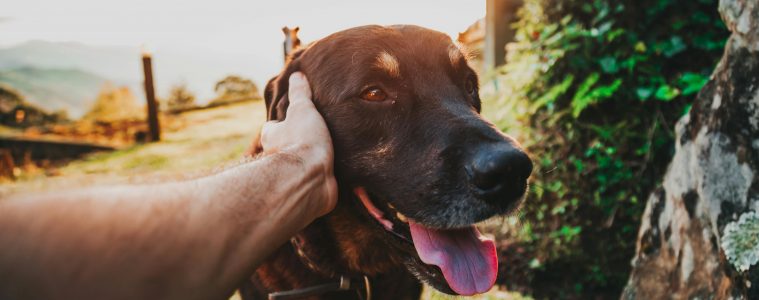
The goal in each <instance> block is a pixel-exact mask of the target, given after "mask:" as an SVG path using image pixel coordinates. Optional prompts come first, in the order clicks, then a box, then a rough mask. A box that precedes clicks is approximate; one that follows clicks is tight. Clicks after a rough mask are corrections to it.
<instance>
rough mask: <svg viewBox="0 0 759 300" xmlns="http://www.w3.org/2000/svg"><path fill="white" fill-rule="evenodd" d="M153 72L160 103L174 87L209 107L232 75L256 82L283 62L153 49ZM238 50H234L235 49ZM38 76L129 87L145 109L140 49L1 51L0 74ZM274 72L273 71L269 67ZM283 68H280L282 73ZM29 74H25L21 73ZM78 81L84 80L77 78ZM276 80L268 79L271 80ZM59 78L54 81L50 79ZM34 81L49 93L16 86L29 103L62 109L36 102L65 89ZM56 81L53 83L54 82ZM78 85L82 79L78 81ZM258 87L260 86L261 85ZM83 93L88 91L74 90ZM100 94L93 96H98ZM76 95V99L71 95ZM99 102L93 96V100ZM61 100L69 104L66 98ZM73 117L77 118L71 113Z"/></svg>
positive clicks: (37, 46) (63, 45) (46, 45)
mask: <svg viewBox="0 0 759 300" xmlns="http://www.w3.org/2000/svg"><path fill="white" fill-rule="evenodd" d="M154 50H155V51H154V54H153V70H154V72H155V74H154V78H155V85H156V93H157V95H158V96H159V97H165V96H166V95H168V93H169V91H170V89H171V87H172V86H173V85H177V84H184V85H186V86H187V87H188V88H189V90H190V91H191V92H193V93H194V94H195V95H196V96H197V99H198V102H199V103H201V104H202V103H205V102H208V101H209V100H211V99H213V98H214V97H215V96H216V95H215V92H214V86H215V84H216V82H217V81H218V80H221V79H222V78H224V77H226V76H227V75H230V74H237V75H242V76H244V77H248V78H250V77H253V76H252V74H253V72H255V71H256V69H257V68H256V67H255V65H256V64H258V65H264V64H265V65H267V66H269V65H271V64H273V65H278V64H281V62H279V61H277V62H268V61H261V58H258V57H255V56H254V55H252V54H248V53H239V52H235V51H229V53H225V54H224V55H218V54H211V53H209V52H207V51H206V50H203V49H191V48H176V49H154ZM232 50H234V49H232ZM28 68H32V69H36V70H43V69H44V70H58V71H64V70H67V71H73V70H79V72H81V73H80V74H79V75H82V74H84V73H86V74H88V75H93V76H96V77H100V78H104V79H107V80H108V81H111V82H112V83H113V84H114V85H117V86H127V87H129V88H130V89H131V91H132V93H133V94H134V95H135V96H136V97H137V98H138V99H137V101H142V102H143V103H144V101H145V100H144V93H143V90H142V62H141V60H140V50H139V48H138V47H136V46H135V47H123V46H92V45H86V44H82V43H77V42H48V41H29V42H25V43H22V44H18V45H14V46H10V47H6V48H0V71H3V72H8V70H12V71H11V72H14V73H15V72H16V71H18V70H24V69H28ZM268 68H270V66H269V67H268ZM277 68H278V67H277ZM22 73H24V72H22ZM72 75H74V77H79V75H76V74H73V73H72ZM271 75H273V74H268V75H267V77H266V78H268V76H271ZM51 76H52V77H55V75H51ZM25 78H26V79H29V80H32V81H30V82H24V84H26V86H27V87H37V88H45V90H44V91H31V89H28V88H25V87H23V86H16V85H17V84H19V83H20V82H19V81H16V83H15V84H12V86H14V87H16V88H17V89H19V90H21V91H22V92H23V93H24V94H27V96H28V98H30V101H32V102H37V103H39V104H40V105H41V106H47V105H48V104H51V105H52V104H53V103H57V102H58V100H49V101H48V100H43V99H42V98H40V97H35V96H34V95H37V96H43V95H51V94H50V93H49V92H50V91H57V92H62V91H63V90H62V89H60V88H61V85H62V84H57V85H56V86H55V87H52V86H49V85H48V84H53V83H54V82H53V81H50V80H47V81H45V82H44V83H43V82H35V81H34V80H37V79H36V78H34V77H25ZM51 79H52V78H51ZM79 79H82V80H81V81H79ZM84 79H85V78H82V77H79V78H73V79H71V80H72V81H78V82H85V81H86V82H91V81H90V80H84ZM262 84H263V83H262V82H258V85H262ZM72 87H75V88H76V89H77V92H75V93H79V92H80V91H82V90H78V88H79V87H82V88H83V87H84V85H79V86H72ZM97 91H98V89H97V88H96V89H95V90H93V91H91V93H92V95H94V94H96V93H97ZM72 94H73V93H72ZM93 97H94V96H93ZM59 98H62V99H70V98H68V97H64V96H61V97H59ZM71 113H72V116H74V115H78V114H76V113H74V111H72V112H71Z"/></svg>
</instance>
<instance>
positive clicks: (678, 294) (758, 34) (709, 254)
mask: <svg viewBox="0 0 759 300" xmlns="http://www.w3.org/2000/svg"><path fill="white" fill-rule="evenodd" d="M758 2H759V1H757V0H721V1H720V3H719V10H720V13H721V14H722V18H723V20H724V21H725V23H726V24H727V26H728V28H729V29H730V31H732V36H731V37H730V39H729V40H728V42H727V45H726V47H725V54H724V56H723V57H722V60H721V61H720V63H719V64H718V65H717V68H716V69H715V71H714V73H713V74H712V77H711V80H710V81H709V82H708V83H707V84H706V86H704V88H703V89H702V90H701V92H700V93H699V95H698V97H697V99H696V100H695V102H694V103H693V107H692V109H691V112H690V114H689V115H686V116H684V117H683V118H682V119H681V120H680V121H679V122H678V124H677V127H676V133H677V137H676V141H677V142H676V149H675V156H674V158H673V160H672V162H671V164H670V166H669V170H668V171H667V174H666V175H665V177H664V181H663V184H662V187H660V188H659V189H657V190H656V191H654V192H653V193H652V194H651V196H650V197H649V199H648V203H647V204H646V210H645V212H644V215H643V218H642V224H641V227H640V231H639V233H638V241H637V250H636V255H635V258H634V259H633V262H632V265H633V271H632V273H631V275H630V280H629V282H628V284H627V287H626V288H625V290H624V292H623V294H622V299H729V298H736V299H759V267H757V266H756V265H752V266H751V267H750V268H748V270H746V271H739V270H738V269H736V267H734V266H733V265H732V264H731V263H730V262H729V261H728V259H727V258H726V256H725V252H724V249H722V246H721V245H722V242H723V237H724V229H725V226H726V224H728V223H731V222H734V221H736V220H737V219H738V218H739V217H740V216H741V215H743V214H744V213H747V212H751V211H756V212H759V3H758Z"/></svg>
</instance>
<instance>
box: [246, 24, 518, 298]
mask: <svg viewBox="0 0 759 300" xmlns="http://www.w3.org/2000/svg"><path fill="white" fill-rule="evenodd" d="M452 46H453V44H452V42H451V40H450V38H449V37H447V36H446V35H444V34H442V33H439V32H435V31H431V30H428V29H424V28H421V27H416V26H393V27H381V26H364V27H357V28H353V29H349V30H346V31H343V32H339V33H336V34H333V35H331V36H329V37H327V38H324V39H322V40H320V41H317V42H315V43H312V44H311V45H309V46H308V47H307V48H306V49H302V50H299V51H296V52H295V53H293V55H292V59H291V61H290V62H289V63H288V64H287V66H286V67H285V69H284V70H283V71H282V73H281V74H280V75H279V76H277V77H275V78H273V79H272V80H270V81H269V83H268V84H267V86H266V89H265V91H264V96H265V97H264V98H265V101H266V107H267V111H268V119H269V120H282V119H284V118H285V113H286V110H287V105H288V103H289V101H288V98H287V89H288V85H287V83H288V79H289V77H290V75H291V74H292V73H294V72H296V71H301V72H303V73H305V75H306V77H308V79H309V82H310V83H311V87H312V91H313V95H314V99H313V100H314V103H315V105H316V107H317V109H318V110H319V112H320V113H321V114H322V116H324V118H325V121H326V123H327V126H328V127H329V129H330V133H331V135H332V140H333V144H334V147H335V176H336V178H337V180H338V187H339V189H340V190H339V195H338V199H339V200H338V204H337V206H336V208H335V210H334V211H332V212H331V213H329V214H328V215H326V216H324V217H322V218H320V219H317V220H316V221H315V222H314V223H312V224H311V225H309V226H308V227H307V228H306V229H304V230H303V231H302V232H301V233H299V234H298V235H297V236H296V237H295V241H296V242H295V243H288V244H286V245H284V246H282V247H281V248H279V250H277V252H276V253H275V254H273V255H272V256H271V258H270V259H269V260H267V261H266V262H265V263H264V264H263V265H262V266H260V267H259V268H258V269H257V270H256V272H255V274H254V275H253V276H252V278H251V280H250V281H248V282H245V283H244V284H243V286H242V288H241V293H242V295H243V297H244V298H245V299H266V295H267V294H268V293H271V292H276V291H285V290H292V289H299V288H304V287H309V286H313V285H317V284H322V283H327V282H334V281H335V280H336V278H337V277H338V276H340V275H347V276H354V277H360V276H367V277H369V278H370V281H371V284H372V291H373V293H372V298H373V299H418V298H419V296H420V294H421V284H420V282H419V280H420V279H423V280H425V281H426V282H428V283H430V284H432V285H433V286H434V287H435V288H437V289H439V290H442V291H445V292H448V293H453V292H452V291H451V290H450V288H449V287H448V285H447V283H445V281H444V280H443V279H442V275H441V273H440V270H439V269H437V268H436V267H432V266H429V265H426V264H424V263H422V262H421V260H420V259H419V257H418V255H417V253H416V250H415V249H414V246H413V245H412V244H411V243H410V241H409V240H410V237H408V238H407V239H405V240H404V239H403V238H399V237H397V236H395V235H393V234H391V233H389V232H388V231H387V230H385V229H384V228H383V227H382V226H379V225H378V223H377V222H376V220H374V219H373V218H372V217H371V216H369V214H368V212H367V211H366V209H365V208H364V206H362V204H361V202H360V201H359V200H358V199H357V197H356V196H355V195H354V193H353V188H355V187H365V188H366V190H367V191H368V192H369V193H370V194H371V195H372V197H373V200H372V201H376V204H378V205H381V206H382V207H387V206H392V207H397V208H398V211H400V212H403V214H405V215H407V216H408V217H410V218H412V219H413V220H415V221H417V222H419V223H421V224H425V226H432V227H436V228H450V227H457V226H466V225H470V224H472V223H474V222H477V221H480V220H483V219H486V218H488V217H490V216H493V215H495V214H500V213H504V212H506V211H509V210H511V209H513V207H514V206H516V205H518V202H519V201H521V197H522V195H523V194H524V190H525V187H526V181H525V180H526V177H527V176H529V172H530V171H531V165H529V166H528V167H529V168H522V170H523V171H524V172H526V175H525V174H516V173H514V174H512V173H513V172H512V171H510V172H512V173H509V174H508V176H509V177H508V178H505V179H504V180H507V182H508V183H509V186H510V188H508V189H504V190H503V191H499V192H498V193H499V194H498V195H497V196H498V198H499V199H500V200H498V201H494V200H492V199H485V198H482V197H481V196H479V194H476V193H475V192H474V191H473V190H472V188H471V186H470V185H471V184H469V185H468V184H467V182H468V181H469V180H470V179H468V178H470V177H467V174H465V172H464V169H465V166H466V165H467V164H470V162H471V161H472V157H473V156H475V155H477V154H481V153H482V152H483V151H485V152H487V153H486V154H488V153H491V152H488V151H490V150H489V149H500V150H498V151H502V150H503V149H506V150H508V151H512V152H513V153H516V154H519V155H523V156H524V159H523V161H524V160H526V161H527V164H529V159H527V158H526V155H525V154H524V153H523V152H521V150H520V149H519V146H518V145H517V144H516V142H514V141H513V140H512V139H510V138H508V137H507V136H504V135H503V134H501V133H500V132H499V131H497V130H496V129H494V128H493V126H492V125H491V124H489V123H487V122H486V121H484V120H483V119H482V118H481V117H480V116H479V110H480V100H479V96H478V95H477V90H476V84H477V83H476V74H475V73H474V71H472V70H471V69H470V68H469V67H468V66H467V64H466V60H465V58H464V56H463V55H459V56H455V57H454V56H453V55H451V51H452V48H451V47H452ZM454 50H455V49H454ZM386 54H387V55H390V56H392V58H393V61H392V64H391V65H387V64H386V63H383V64H380V67H379V68H378V67H377V61H378V58H379V59H380V60H385V62H387V60H389V59H390V58H391V57H388V56H384V55H386ZM454 58H457V59H458V60H456V59H454ZM388 67H392V68H388ZM367 84H370V85H371V84H374V85H378V86H382V87H384V89H385V90H386V91H388V95H389V96H388V97H391V98H389V99H388V100H387V101H380V102H373V101H367V100H365V99H364V100H362V98H361V97H360V96H358V95H359V94H363V93H362V92H360V91H361V90H364V89H366V87H365V85H367ZM473 85H474V87H473ZM472 89H473V90H472ZM391 100H392V101H391ZM483 149H485V150H483ZM260 150H261V147H260V144H258V143H256V144H254V146H253V151H260ZM523 167H524V165H523ZM515 170H516V169H515ZM524 172H522V173H524ZM515 174H516V175H515ZM388 217H389V218H392V217H393V216H388ZM398 225H399V226H397V227H403V225H402V224H398ZM399 230H400V229H399ZM403 234H405V235H406V236H408V228H407V226H406V229H405V232H404V233H403ZM296 245H297V246H296ZM409 270H410V271H411V272H413V273H414V275H412V274H411V272H410V271H409ZM357 297H358V295H357V293H356V291H349V292H339V293H330V294H325V295H322V296H321V297H317V298H322V299H357Z"/></svg>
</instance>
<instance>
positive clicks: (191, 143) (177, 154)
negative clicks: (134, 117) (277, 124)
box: [0, 101, 266, 195]
mask: <svg viewBox="0 0 759 300" xmlns="http://www.w3.org/2000/svg"><path fill="white" fill-rule="evenodd" d="M265 111H266V109H265V108H264V105H263V102H262V101H254V102H244V103H238V104H234V105H228V106H222V107H216V108H212V109H206V110H198V111H191V112H187V113H184V114H180V115H177V116H173V117H171V120H164V122H163V128H162V130H163V135H162V140H161V141H160V142H157V143H149V144H141V145H134V146H131V147H128V148H124V149H120V150H117V151H113V152H100V153H95V154H92V155H89V156H86V157H84V158H83V159H80V160H75V161H72V162H71V163H69V164H67V165H65V166H63V167H61V168H59V169H57V170H55V171H54V172H34V173H32V174H24V175H23V176H22V177H21V178H19V180H17V181H15V182H9V183H4V184H2V185H0V195H3V194H8V193H13V192H22V191H44V190H52V189H57V188H61V187H65V188H70V187H72V186H88V185H100V184H115V183H135V182H150V181H152V180H158V179H166V178H175V179H181V178H188V177H195V176H200V175H203V174H207V173H210V172H212V171H213V170H215V169H218V168H220V167H223V166H225V165H229V164H232V163H234V162H236V161H239V160H240V158H242V156H243V153H244V151H245V149H246V148H247V147H248V146H249V145H250V143H251V142H252V140H253V138H255V136H256V134H257V133H258V130H259V128H260V126H261V125H262V124H263V122H264V121H265V115H266V113H265Z"/></svg>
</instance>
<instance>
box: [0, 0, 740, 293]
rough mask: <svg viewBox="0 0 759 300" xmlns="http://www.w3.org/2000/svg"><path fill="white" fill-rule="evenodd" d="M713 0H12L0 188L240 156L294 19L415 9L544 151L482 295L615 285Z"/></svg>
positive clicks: (5, 29)
mask: <svg viewBox="0 0 759 300" xmlns="http://www.w3.org/2000/svg"><path fill="white" fill-rule="evenodd" d="M717 2H718V1H717V0H689V1H684V0H635V1H633V0H522V1H518V0H487V1H484V0H483V1H448V0H446V1H399V0H384V1H364V0H361V1H337V0H331V1H295V0H291V1H233V0H218V1H213V2H207V1H206V2H198V1H155V0H151V1H147V0H134V1H94V0H69V1H52V0H26V1H15V2H14V3H10V4H6V5H3V9H2V11H0V183H1V185H0V195H2V194H7V193H11V192H15V191H24V190H51V189H55V188H59V187H70V186H72V185H79V184H104V183H114V182H150V181H153V180H158V179H161V178H177V177H178V176H180V177H192V176H197V175H198V174H204V173H207V172H208V170H212V169H214V168H219V167H220V166H223V165H225V164H230V163H234V162H235V161H238V160H239V159H240V157H241V155H242V152H243V151H244V150H245V148H246V147H247V146H248V145H249V143H250V142H251V140H252V139H253V137H254V136H255V134H256V132H257V130H258V127H259V126H260V125H261V124H262V122H263V121H264V120H265V116H264V115H265V114H264V112H265V108H264V106H263V103H262V101H260V99H261V91H260V90H261V88H262V87H263V85H264V84H265V83H266V81H267V80H268V79H269V78H270V77H272V76H274V75H276V74H277V73H278V72H279V71H280V69H281V68H282V66H283V63H284V57H283V42H284V41H285V35H284V34H283V31H282V27H283V26H289V27H290V28H293V27H295V26H299V31H298V36H299V38H300V40H302V41H303V43H304V45H305V44H307V43H309V42H312V41H315V40H317V39H319V38H321V37H324V36H326V35H328V34H330V33H333V32H336V31H339V30H341V29H346V28H349V27H353V26H359V25H365V24H381V25H390V24H398V23H404V24H416V25H421V26H424V27H429V28H432V29H435V30H439V31H441V32H444V33H446V34H448V35H450V36H451V38H452V39H453V40H455V41H457V42H458V43H460V44H461V45H463V46H464V47H466V48H467V49H469V50H470V52H471V54H472V65H473V66H474V67H475V69H477V71H478V72H479V73H480V76H481V84H482V86H483V87H482V98H483V100H484V103H485V108H484V114H485V115H486V117H487V118H488V119H490V120H491V121H493V122H494V123H496V124H497V125H498V126H499V127H500V128H501V129H502V130H504V131H506V132H508V133H509V134H511V135H513V136H515V137H516V138H517V139H518V140H520V141H522V143H523V144H524V145H525V146H526V147H527V148H528V149H529V150H530V152H531V153H532V155H533V160H534V161H535V165H536V170H535V172H534V173H533V184H532V185H531V187H530V192H529V196H528V197H529V198H528V200H527V201H526V202H525V205H524V207H523V208H522V210H521V211H520V212H519V213H518V214H517V215H515V216H511V217H508V218H503V219H499V220H497V221H493V222H490V223H487V224H485V225H484V227H486V229H487V231H488V232H490V234H492V235H495V236H496V237H497V240H498V243H499V252H500V253H501V257H500V262H501V267H500V268H501V270H500V272H499V279H498V283H499V286H498V288H497V290H494V291H493V292H491V293H490V294H488V295H485V296H483V298H492V299H495V298H509V299H520V298H522V297H525V298H536V299H616V298H618V297H619V295H620V294H621V293H622V290H623V288H624V287H625V285H626V283H627V282H628V278H629V276H630V271H631V259H632V258H633V256H634V255H635V250H636V240H637V233H638V228H639V226H640V223H641V215H642V214H643V211H644V207H645V204H646V199H647V198H648V195H649V193H651V192H652V191H653V190H654V188H655V187H656V186H657V185H658V184H659V183H661V179H662V176H663V175H664V172H665V171H666V167H667V165H668V164H669V161H670V160H671V159H672V156H673V154H674V151H675V146H674V145H675V143H674V142H675V133H674V129H675V123H676V122H677V120H678V119H679V118H680V117H682V116H683V115H685V114H686V113H688V112H689V110H690V108H691V105H692V103H693V101H694V99H695V97H696V94H697V93H698V91H699V90H701V88H702V87H703V86H704V84H706V83H707V81H708V80H709V76H710V74H711V73H712V71H713V70H714V68H715V66H716V64H717V62H718V60H719V58H720V57H721V55H722V53H723V49H724V47H725V42H726V41H727V38H728V36H729V31H728V30H727V29H726V27H725V25H724V23H723V21H722V19H721V18H720V15H719V12H718V9H717V5H718V3H717ZM148 65H149V66H150V68H151V69H152V72H146V71H145V66H148ZM146 76H147V77H152V80H150V81H152V82H153V83H154V86H153V87H152V89H153V90H154V94H155V97H147V96H146V88H145V85H144V82H145V78H146ZM149 89H151V88H149ZM148 94H149V93H148ZM150 98H154V99H150ZM150 103H155V105H154V110H155V113H154V114H152V116H149V115H151V114H149V113H148V111H150V110H151V108H150V106H151V105H153V104H150ZM150 118H153V120H154V121H153V122H154V123H155V124H153V125H152V126H151V122H150ZM153 127H157V128H158V130H159V131H160V132H155V130H156V129H155V128H153ZM425 297H426V298H434V299H437V298H445V297H444V296H442V295H439V294H436V293H433V292H432V291H426V292H425Z"/></svg>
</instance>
